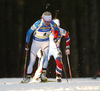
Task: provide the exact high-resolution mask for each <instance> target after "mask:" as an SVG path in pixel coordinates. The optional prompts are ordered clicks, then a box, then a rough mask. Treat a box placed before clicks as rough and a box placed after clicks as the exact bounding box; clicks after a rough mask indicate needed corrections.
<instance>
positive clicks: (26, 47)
mask: <svg viewBox="0 0 100 91" xmlns="http://www.w3.org/2000/svg"><path fill="white" fill-rule="evenodd" d="M25 50H26V51H28V50H29V43H26V44H25Z"/></svg>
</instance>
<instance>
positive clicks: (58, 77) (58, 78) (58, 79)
mask: <svg viewBox="0 0 100 91" xmlns="http://www.w3.org/2000/svg"><path fill="white" fill-rule="evenodd" d="M56 81H57V82H61V75H60V74H56Z"/></svg>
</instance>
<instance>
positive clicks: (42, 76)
mask: <svg viewBox="0 0 100 91" xmlns="http://www.w3.org/2000/svg"><path fill="white" fill-rule="evenodd" d="M46 81H47V77H46V70H42V73H41V82H46Z"/></svg>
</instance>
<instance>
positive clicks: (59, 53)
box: [55, 43, 68, 82]
mask: <svg viewBox="0 0 100 91" xmlns="http://www.w3.org/2000/svg"><path fill="white" fill-rule="evenodd" d="M55 44H56V43H55ZM56 47H57V51H58V53H59V56H60V58H61V55H60V52H59V49H58V46H57V44H56ZM61 64H62V68H63V71H64V74H65V77H66V79H67V82H68V78H67V73H66V71H65V67H64V64H63V61H62V60H61Z"/></svg>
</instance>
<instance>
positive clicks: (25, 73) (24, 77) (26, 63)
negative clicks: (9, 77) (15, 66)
mask: <svg viewBox="0 0 100 91" xmlns="http://www.w3.org/2000/svg"><path fill="white" fill-rule="evenodd" d="M27 53H28V51H27V50H26V54H25V64H24V77H23V79H24V78H25V77H26V64H27Z"/></svg>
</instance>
